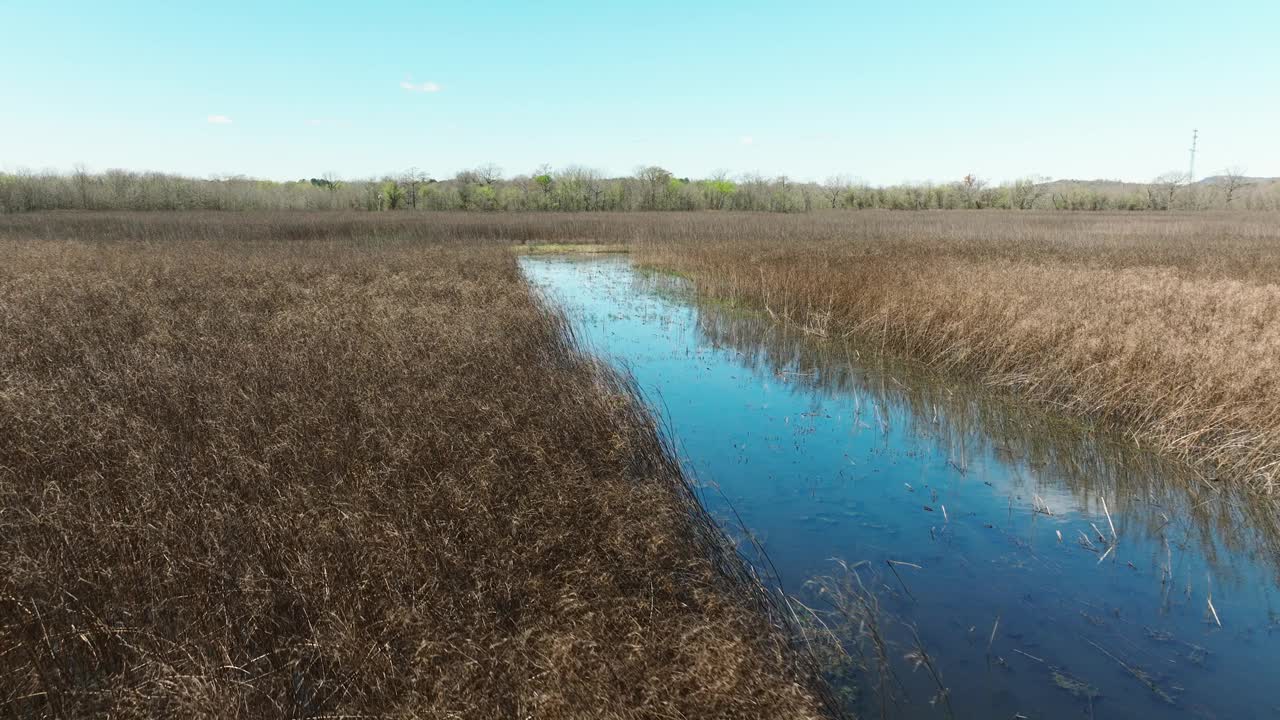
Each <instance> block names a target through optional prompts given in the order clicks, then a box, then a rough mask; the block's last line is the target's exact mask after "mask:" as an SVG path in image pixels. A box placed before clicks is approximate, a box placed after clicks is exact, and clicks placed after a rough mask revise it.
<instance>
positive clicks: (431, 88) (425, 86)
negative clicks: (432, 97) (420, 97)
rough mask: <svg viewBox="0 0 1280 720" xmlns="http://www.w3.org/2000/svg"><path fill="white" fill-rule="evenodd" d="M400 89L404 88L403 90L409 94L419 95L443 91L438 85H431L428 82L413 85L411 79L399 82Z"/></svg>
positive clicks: (431, 83)
mask: <svg viewBox="0 0 1280 720" xmlns="http://www.w3.org/2000/svg"><path fill="white" fill-rule="evenodd" d="M400 87H402V88H404V89H405V90H408V91H409V92H420V93H433V92H440V91H441V90H443V89H444V88H442V87H440V85H439V84H438V83H433V82H430V81H428V82H421V83H415V82H414V81H413V78H406V79H404V80H401V81H400Z"/></svg>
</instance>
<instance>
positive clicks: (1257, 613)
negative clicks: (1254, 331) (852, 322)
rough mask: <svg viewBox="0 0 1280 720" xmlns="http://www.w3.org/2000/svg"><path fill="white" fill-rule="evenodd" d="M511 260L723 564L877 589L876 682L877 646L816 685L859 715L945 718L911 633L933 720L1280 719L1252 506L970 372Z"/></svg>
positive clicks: (1261, 534)
mask: <svg viewBox="0 0 1280 720" xmlns="http://www.w3.org/2000/svg"><path fill="white" fill-rule="evenodd" d="M521 262H522V264H523V268H524V271H525V273H526V276H527V277H528V278H529V280H530V281H531V282H532V283H533V284H534V285H535V286H536V287H538V288H541V289H542V290H543V292H544V293H545V295H546V297H547V298H548V299H549V300H550V301H552V302H554V303H556V304H558V305H559V306H560V307H561V308H562V309H563V310H564V311H565V312H566V313H567V314H568V316H569V317H570V319H571V320H572V321H573V324H574V327H575V329H576V332H577V333H578V335H579V338H580V339H581V340H582V341H583V343H584V345H585V346H586V347H587V348H588V349H589V350H590V351H592V352H594V353H596V354H597V355H599V356H600V357H602V358H604V359H605V360H607V361H609V362H611V363H614V364H616V365H618V366H620V367H624V368H626V369H627V370H628V371H630V372H631V373H632V374H634V376H635V378H636V380H637V382H638V384H639V386H640V387H641V389H642V390H643V391H644V393H645V395H646V397H647V399H648V400H649V402H650V403H651V404H652V405H653V408H654V410H655V413H656V414H657V415H658V416H659V417H661V418H662V419H663V420H664V422H665V423H666V425H667V426H668V431H669V432H670V434H671V435H672V437H673V440H674V442H675V445H676V447H677V449H678V451H679V453H680V456H681V461H682V463H683V464H684V465H685V467H686V468H687V469H688V470H689V471H690V473H691V474H692V475H693V476H695V477H696V479H697V481H698V482H699V483H700V486H701V490H700V493H701V496H702V497H703V500H704V502H705V504H706V505H707V506H708V508H709V509H710V510H711V511H712V512H713V513H714V514H716V515H717V517H718V518H719V519H720V520H721V522H722V525H723V526H724V527H725V529H726V531H727V532H729V533H730V534H731V535H733V536H735V537H739V538H743V537H745V536H746V534H747V533H750V534H751V535H753V536H755V537H756V538H757V539H758V540H759V542H760V544H761V545H763V547H764V548H765V550H766V552H767V555H768V561H767V562H766V561H765V560H763V559H762V558H761V557H760V556H759V554H758V553H753V552H746V551H744V554H746V555H747V556H748V557H749V558H751V559H752V561H753V562H755V563H757V564H759V565H760V566H761V569H762V571H768V572H770V573H775V572H776V576H777V582H779V583H780V584H781V585H782V587H783V589H784V590H785V591H786V592H788V593H790V594H792V595H794V596H796V597H797V598H799V599H800V600H802V601H803V602H805V603H806V604H807V605H809V606H810V607H812V608H814V609H815V610H818V611H821V610H823V609H824V608H825V609H827V610H830V606H829V605H828V604H826V602H825V599H824V597H823V595H822V594H821V593H819V592H817V590H816V588H815V586H814V585H812V584H809V582H808V581H810V580H811V579H813V578H817V577H822V576H826V577H829V578H831V582H833V583H836V584H846V585H848V584H856V582H857V581H861V582H862V584H863V587H865V588H866V591H867V593H868V595H867V596H869V597H874V598H875V601H876V602H878V603H879V604H880V612H879V613H878V615H877V623H878V625H879V629H880V630H881V632H882V633H883V635H884V637H885V638H886V639H887V641H888V642H889V648H888V651H887V656H888V658H889V660H890V667H889V669H888V670H887V671H885V673H884V677H885V680H884V682H883V684H882V683H881V681H880V679H879V678H880V675H879V672H880V671H879V670H873V669H872V668H873V667H879V665H877V664H876V663H874V662H871V663H864V665H866V666H867V667H866V668H864V669H861V670H858V671H856V672H854V673H852V680H849V679H848V678H849V674H840V675H839V677H838V679H837V681H838V682H851V683H852V685H853V686H856V687H858V688H859V692H858V694H857V697H856V699H854V700H852V701H851V702H852V703H853V705H854V709H855V710H857V711H858V712H859V713H860V714H862V715H863V716H864V717H876V716H879V715H881V714H882V712H883V713H884V714H886V715H887V716H889V717H903V718H915V717H947V716H948V712H949V711H948V708H947V702H944V701H943V700H942V699H941V698H940V697H939V695H938V692H937V689H938V686H937V683H936V681H935V680H934V679H933V678H932V677H931V676H930V674H929V672H928V670H927V668H926V667H915V666H916V664H917V663H916V662H915V661H914V659H913V658H908V654H909V653H912V652H913V651H914V650H915V649H916V641H915V640H914V639H913V637H914V636H913V633H912V630H911V628H913V627H914V628H915V630H916V631H917V632H918V636H919V638H920V642H921V643H922V644H923V646H924V648H925V651H926V653H927V655H928V658H929V660H930V661H931V662H932V663H933V665H934V667H935V668H936V669H937V671H938V675H939V676H940V679H941V682H942V684H943V686H945V687H946V688H947V697H946V701H949V704H950V708H951V712H953V713H954V716H955V717H962V718H969V717H982V718H986V717H991V718H1014V717H1018V716H1022V717H1027V718H1079V717H1100V718H1101V717H1112V718H1127V717H1139V716H1143V715H1146V716H1151V717H1177V718H1182V717H1186V718H1255V717H1262V718H1270V717H1280V687H1278V686H1280V664H1278V662H1277V661H1280V590H1278V577H1280V554H1278V553H1277V547H1280V544H1278V543H1277V538H1278V537H1280V532H1278V531H1277V528H1276V525H1277V521H1276V517H1275V514H1274V513H1273V512H1269V511H1265V510H1260V509H1258V504H1257V503H1253V502H1250V501H1249V499H1248V498H1242V497H1238V496H1236V495H1234V494H1232V493H1230V492H1227V491H1226V490H1224V489H1222V488H1221V487H1220V485H1219V484H1215V483H1211V482H1206V481H1203V480H1200V479H1196V478H1194V477H1191V476H1189V474H1188V473H1186V472H1184V471H1182V470H1180V469H1179V468H1178V467H1176V466H1173V465H1170V464H1169V463H1164V462H1161V461H1160V460H1159V459H1158V458H1155V457H1152V456H1150V455H1147V454H1145V453H1142V452H1141V451H1139V450H1137V449H1135V448H1133V447H1131V444H1130V443H1127V442H1124V441H1123V440H1121V439H1116V438H1109V437H1100V436H1098V435H1097V434H1095V433H1092V432H1090V431H1089V430H1088V429H1087V428H1084V427H1080V426H1078V425H1073V424H1072V423H1070V422H1067V421H1065V420H1063V419H1057V418H1053V417H1051V416H1046V415H1045V414H1043V413H1041V412H1039V411H1037V410H1035V409H1031V408H1027V407H1023V406H1020V405H1018V404H1017V403H1015V402H1012V401H1009V400H1007V399H1001V398H999V397H992V396H991V395H990V394H989V393H985V392H984V391H983V390H982V389H981V388H976V387H972V386H970V385H966V384H964V383H960V382H956V381H954V380H950V379H947V378H945V377H941V376H939V375H937V374H933V373H930V372H929V371H927V370H925V369H921V368H918V367H913V366H911V365H910V364H907V363H901V362H898V363H894V362H890V361H887V360H883V359H872V358H873V357H874V356H873V355H871V354H869V353H866V352H860V351H859V350H858V349H855V348H854V347H852V346H850V345H847V344H846V343H844V342H836V341H830V340H823V339H815V338H810V337H806V336H804V335H802V334H797V333H794V332H790V333H789V332H788V331H787V330H786V329H785V328H781V327H779V326H777V325H776V324H774V323H772V322H770V321H769V320H768V319H767V318H761V317H756V316H752V315H750V314H746V313H741V312H733V311H731V310H727V309H724V308H720V307H716V306H705V305H704V306H701V307H700V306H699V305H698V303H697V302H695V301H694V300H693V298H692V296H691V294H690V293H688V292H682V291H681V289H680V288H679V287H678V283H676V282H674V281H672V280H670V279H666V280H664V279H661V278H658V279H655V278H652V277H649V276H646V275H644V274H641V273H639V272H637V271H635V270H634V269H633V268H632V266H631V265H630V263H629V262H628V261H627V260H626V259H625V258H622V257H616V256H615V257H605V258H595V259H587V260H579V259H567V258H525V259H523V260H522V261H521ZM1104 503H1105V509H1104ZM1108 515H1109V516H1108ZM739 517H740V518H741V522H740V523H739V520H738V518H739ZM743 526H745V528H744V527H743ZM1113 527H1114V530H1113V529H1112V528H1113ZM743 546H744V547H751V545H750V543H746V542H743ZM836 559H839V560H843V561H844V563H845V565H847V566H852V567H854V568H855V569H854V570H851V571H850V570H846V569H844V567H842V566H841V565H840V564H839V563H838V562H836ZM887 561H892V562H894V563H898V564H895V565H892V566H890V565H889V564H888V562H887ZM859 563H862V564H861V565H859ZM854 572H856V573H857V574H858V577H857V578H853V576H852V575H851V573H854ZM1210 603H1212V608H1211V607H1210ZM1215 615H1216V617H1215ZM825 617H827V619H828V621H829V622H830V623H831V624H832V627H833V632H836V633H837V634H843V633H846V632H849V633H852V632H854V631H856V630H857V628H856V627H852V628H850V627H846V628H840V627H839V623H838V622H837V616H835V615H827V616H825ZM863 629H864V633H865V627H864V628H863ZM855 645H856V643H854V642H852V641H850V643H849V647H850V649H851V651H852V652H855V653H856V650H857V648H856V647H855ZM862 647H863V649H864V651H865V650H866V647H867V646H866V644H865V643H864V644H863V646H862ZM833 677H834V676H833ZM882 700H883V701H884V702H883V703H882Z"/></svg>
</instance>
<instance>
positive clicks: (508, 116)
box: [0, 0, 1280, 183]
mask: <svg viewBox="0 0 1280 720" xmlns="http://www.w3.org/2000/svg"><path fill="white" fill-rule="evenodd" d="M188 5H189V6H188ZM184 6H187V7H184ZM0 68H3V70H2V71H0V168H3V169H6V170H14V169H18V168H30V169H44V168H54V169H61V170H68V169H70V168H71V167H72V166H73V165H74V164H76V163H84V164H85V165H87V166H88V167H89V168H90V169H94V170H101V169H105V168H109V167H125V168H131V169H145V170H164V171H172V172H181V173H186V174H192V175H199V176H205V175H212V174H236V173H243V174H248V175H253V176H259V177H269V178H278V179H293V178H298V177H310V176H318V175H320V174H322V173H324V172H326V171H332V172H336V173H338V174H339V175H341V176H343V177H363V176H368V175H375V174H383V173H388V172H396V171H399V170H403V169H405V168H408V167H411V166H417V167H420V168H422V169H423V170H425V171H427V172H430V173H431V174H433V175H434V176H436V177H444V176H448V175H451V174H452V173H453V172H455V171H457V170H458V169H460V168H464V167H469V166H475V165H479V164H482V163H488V162H492V163H496V164H498V165H499V166H501V167H502V168H504V169H505V170H506V172H507V173H508V174H514V173H518V172H528V171H529V170H531V169H533V168H534V167H535V166H537V165H539V164H541V163H548V164H550V165H552V166H553V167H557V166H565V165H569V164H581V165H587V166H590V167H595V168H598V169H601V170H604V171H606V172H609V173H613V174H624V173H629V172H631V171H632V170H633V169H634V168H635V167H636V166H638V165H640V164H659V165H662V166H664V167H667V168H668V169H670V170H672V171H673V172H675V173H676V174H677V175H691V176H699V175H705V174H707V173H710V172H711V171H714V170H717V169H723V170H727V171H729V172H730V173H732V174H737V173H741V172H760V173H762V174H765V175H776V174H782V173H785V174H788V175H790V176H792V177H794V178H798V179H821V178H823V177H825V176H827V175H831V174H835V173H844V174H848V175H851V176H855V177H860V178H863V179H865V180H867V181H870V182H874V183H893V182H900V181H904V180H928V179H932V180H950V179H954V178H958V177H960V176H962V175H964V174H966V173H968V172H974V173H977V174H978V175H980V176H982V177H985V178H988V179H991V180H997V181H998V180H1004V179H1010V178H1014V177H1018V176H1023V175H1028V174H1033V173H1035V174H1040V175H1044V176H1051V177H1057V178H1064V177H1078V178H1094V177H1105V178H1119V179H1130V180H1147V179H1150V178H1151V177H1153V176H1155V175H1157V174H1160V173H1162V172H1166V171H1169V170H1185V169H1186V165H1187V152H1186V150H1187V148H1188V146H1189V144H1190V134H1191V130H1192V128H1199V129H1200V133H1201V153H1200V157H1199V160H1198V162H1197V169H1198V173H1197V174H1198V175H1205V174H1209V173H1212V172H1216V171H1218V170H1220V169H1222V168H1224V167H1227V166H1241V167H1243V168H1245V169H1246V170H1247V171H1248V172H1249V173H1250V174H1254V175H1280V2H1276V1H1275V0H1251V1H1243V0H1219V1H1218V2H1213V3H1205V2H1199V3H1189V2H1180V1H1179V0H1171V1H1170V2H1147V1H1146V0H1134V1H1130V2H1124V3H1111V2H1092V1H1091V0H1078V1H1076V2H1068V3H1041V2H1030V3H1028V2H1019V3H960V2H933V1H919V2H900V3H889V2H880V3H874V4H872V3H861V2H850V1H848V0H846V1H845V2H792V3H779V2H752V1H749V0H740V1H738V2H732V3H729V2H717V1H715V0H704V1H703V2H668V1H667V0H646V1H645V2H636V3H625V4H623V3H604V2H577V1H574V2H540V3H539V2H520V3H507V2H498V1H493V2H487V3H466V2H458V1H457V0H455V1H454V2H448V3H436V2H417V3H415V2H410V1H409V0H398V1H397V2H363V3H352V2H342V3H333V2H325V1H324V0H313V1H311V2H286V1H274V2H226V1H224V2H217V1H214V2H206V3H199V4H196V3H190V4H188V3H175V2H129V1H128V0H121V2H115V3H106V2H100V1H97V0H95V1H93V2H86V1H82V0H67V1H64V2H58V3H54V2H47V1H32V0H23V1H21V2H19V1H17V0H0Z"/></svg>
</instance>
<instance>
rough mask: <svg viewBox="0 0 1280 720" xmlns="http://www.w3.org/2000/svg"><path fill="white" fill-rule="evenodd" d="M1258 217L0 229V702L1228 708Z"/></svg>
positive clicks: (248, 706)
mask: <svg viewBox="0 0 1280 720" xmlns="http://www.w3.org/2000/svg"><path fill="white" fill-rule="evenodd" d="M1276 220H1277V219H1276V217H1275V216H1274V215H1273V214H1268V213H1231V214H1227V213H1162V214H1141V215H1135V214H1088V215H1074V214H1060V213H1042V212H1020V213H1010V212H955V213H949V212H921V213H889V212H882V211H868V212H861V213H852V212H840V211H829V212H821V213H811V214H804V215H780V214H766V213H726V212H705V213H697V212H695V213H608V212H600V213H590V214H586V213H494V214H477V213H460V212H440V213H430V214H415V213H407V212H406V213H366V212H272V213H258V212H253V213H225V212H212V211H207V212H181V213H173V212H150V213H136V212H53V213H39V212H37V213H20V214H11V215H6V216H4V217H2V218H0V249H2V250H3V254H4V258H5V260H6V262H5V263H3V267H0V495H2V496H3V497H2V498H0V530H3V532H2V533H0V538H2V539H0V562H2V563H3V564H4V566H5V567H6V568H9V569H10V571H9V572H8V573H7V575H6V577H5V580H4V585H3V587H0V645H2V646H3V647H2V649H0V666H2V667H3V672H2V673H0V678H2V679H0V702H3V703H6V708H7V709H8V708H14V709H16V710H15V712H17V713H18V714H19V715H42V714H43V715H53V716H58V715H63V716H66V715H71V716H74V715H82V714H86V713H93V712H114V713H118V714H131V713H132V714H139V715H158V714H173V713H178V714H183V715H189V716H208V717H214V716H226V715H227V714H228V711H227V708H232V709H233V710H232V711H231V714H235V715H239V716H245V717H249V716H255V717H256V716H263V715H272V716H302V715H305V716H325V715H328V716H335V715H344V714H345V715H359V714H364V715H382V716H412V715H415V714H416V715H423V714H427V715H431V714H435V715H448V714H450V713H452V714H462V715H467V714H473V715H476V714H478V715H492V716H503V715H512V714H535V715H538V716H545V717H584V716H592V717H598V716H608V717H641V716H645V717H648V716H661V715H663V714H670V713H683V714H685V715H689V716H699V717H817V716H824V715H827V716H829V715H835V714H839V713H840V712H845V711H849V712H855V713H858V714H862V715H872V716H874V715H884V716H897V717H917V716H918V717H931V716H935V715H936V716H945V715H947V714H955V715H956V716H958V717H963V716H966V715H970V714H973V713H975V712H977V713H988V714H990V713H1006V712H1007V713H1008V714H1012V713H1019V712H1031V713H1042V714H1044V715H1045V716H1055V713H1059V714H1061V716H1064V717H1065V716H1068V715H1069V714H1070V713H1075V714H1079V713H1082V712H1083V713H1090V712H1094V711H1095V710H1096V709H1098V708H1102V709H1107V708H1109V709H1111V711H1112V712H1121V713H1137V712H1152V711H1159V712H1166V713H1177V714H1187V716H1188V717H1191V716H1194V715H1195V714H1196V713H1200V714H1202V715H1203V713H1204V712H1210V713H1212V712H1234V713H1237V714H1238V713H1240V712H1248V711H1255V710H1257V709H1258V708H1259V707H1266V703H1267V702H1269V700H1267V699H1266V698H1263V697H1261V696H1259V695H1258V694H1257V692H1256V690H1257V688H1251V687H1249V686H1246V685H1242V684H1240V683H1239V682H1238V681H1239V680H1240V679H1243V678H1247V677H1249V675H1248V673H1247V672H1246V671H1245V668H1248V667H1255V668H1256V667H1259V666H1269V664H1271V663H1273V662H1274V661H1275V660H1276V658H1275V657H1274V652H1275V649H1276V647H1277V644H1276V643H1275V642H1274V640H1273V635H1274V633H1275V632H1277V631H1278V630H1280V620H1278V619H1277V618H1278V617H1280V616H1277V615H1276V611H1275V610H1274V607H1275V595H1276V588H1277V582H1278V581H1280V577H1278V576H1280V560H1278V559H1277V558H1278V557H1280V554H1278V551H1277V536H1278V535H1280V533H1277V530H1276V517H1277V513H1276V507H1275V490H1276V487H1277V485H1276V483H1277V468H1278V467H1280V466H1278V465H1277V453H1278V452H1280V416H1277V414H1276V413H1277V410H1276V408H1277V407H1280V403H1277V402H1276V400H1277V399H1278V398H1277V395H1278V394H1280V386H1278V385H1277V382H1278V380H1277V378H1278V377H1280V375H1277V371H1278V370H1280V368H1278V367H1277V366H1276V358H1277V357H1280V354H1278V351H1280V326H1278V325H1277V323H1280V312H1277V311H1280V294H1278V293H1280V290H1278V289H1277V288H1278V287H1280V286H1278V284H1277V283H1278V280H1277V278H1278V277H1280V236H1278V234H1277V227H1280V223H1277V221H1276ZM564 251H570V252H571V254H572V257H573V262H567V261H566V260H564V259H562V258H560V257H559V256H558V255H557V253H560V252H564ZM618 251H625V255H622V254H618ZM521 254H523V255H524V256H523V257H520V255H521ZM623 258H626V259H623ZM637 269H643V270H644V272H638V271H637ZM535 287H536V288H541V289H542V290H541V292H544V293H545V294H544V295H542V296H539V294H538V293H537V292H534V291H533V289H532V288H535ZM562 311H563V312H566V313H568V320H566V316H565V315H563V314H562ZM584 344H585V346H584ZM597 357H599V358H600V359H596V358H597ZM601 360H604V361H605V362H601ZM611 361H621V362H612V363H611ZM631 372H634V373H635V375H634V380H633V379H632V376H631V375H629V374H628V373H631ZM646 405H647V406H646ZM655 416H656V417H657V418H658V419H659V422H657V423H655V421H654V417H655ZM732 542H736V547H735V546H734V545H732V544H731V543H732ZM832 558H836V559H838V562H836V561H833V560H832ZM819 662H820V663H821V668H822V670H823V676H824V678H825V679H822V678H819V677H818V665H817V663H819ZM1224 683H1226V684H1227V685H1229V686H1230V688H1231V690H1230V692H1229V693H1227V692H1218V694H1216V695H1215V694H1214V693H1215V691H1214V690H1213V688H1215V687H1218V688H1222V687H1226V686H1227V685H1224ZM1232 683H1234V684H1232ZM1135 690H1140V691H1141V693H1140V694H1136V695H1135ZM1063 702H1066V704H1065V705H1063V704H1061V703H1063ZM1055 703H1058V704H1059V705H1061V707H1058V705H1055ZM1055 707H1058V709H1057V710H1052V711H1050V710H1047V709H1046V708H1055ZM1162 708H1163V709H1162ZM1168 708H1173V710H1170V709H1168ZM1062 713H1067V714H1062ZM1033 716H1034V715H1033Z"/></svg>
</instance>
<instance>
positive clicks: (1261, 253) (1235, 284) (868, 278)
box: [632, 212, 1280, 492]
mask: <svg viewBox="0 0 1280 720" xmlns="http://www.w3.org/2000/svg"><path fill="white" fill-rule="evenodd" d="M638 234H639V235H640V236H641V237H643V238H644V239H643V241H641V242H637V243H635V244H634V246H633V247H632V254H633V257H635V258H636V259H637V261H638V262H641V263H644V264H647V265H650V266H653V267H656V268H659V269H662V270H667V271H671V272H676V273H680V274H682V275H685V276H687V277H689V278H691V279H692V280H693V281H694V282H695V284H696V287H697V288H698V290H699V292H701V293H704V294H706V295H708V296H711V297H715V298H719V299H722V300H729V301H731V302H733V303H735V304H740V305H745V306H748V307H754V308H758V309H760V310H763V311H765V312H766V313H768V314H769V315H771V316H773V317H774V318H775V319H776V320H778V321H779V322H782V323H786V324H789V325H792V326H794V327H797V328H799V329H802V330H803V331H805V332H807V333H810V334H813V335H817V336H822V337H833V338H843V339H845V340H846V341H850V342H854V343H859V344H862V345H863V346H864V347H867V348H871V349H875V350H886V351H889V352H893V353H898V354H901V355H903V356H907V357H911V358H915V359H918V360H922V361H924V362H926V363H928V364H930V365H932V366H935V367H938V368H941V369H944V370H946V371H948V372H955V373H960V374H962V375H964V376H966V377H970V378H974V379H977V380H979V381H980V382H982V383H984V384H986V385H988V386H992V387H995V388H1000V389H1004V390H1008V391H1011V392H1013V393H1016V394H1017V395H1019V396H1021V397H1024V398H1028V399H1031V400H1033V401H1036V402H1038V403H1040V404H1042V405H1045V406H1049V407H1051V408H1053V409H1055V410H1058V411H1061V412H1064V413H1067V414H1070V415H1074V416H1078V417H1083V418H1087V419H1089V420H1091V421H1094V422H1097V423H1099V424H1100V425H1103V426H1107V427H1110V428H1112V429H1116V430H1119V431H1121V432H1123V433H1124V434H1126V435H1128V436H1130V437H1132V438H1133V439H1134V440H1136V441H1137V442H1139V443H1140V444H1142V445H1144V446H1147V447H1149V448H1153V449H1155V450H1158V451H1160V452H1162V453H1167V454H1170V455H1173V456H1178V457H1181V458H1185V459H1187V460H1189V461H1191V462H1193V463H1195V464H1197V465H1199V466H1200V467H1202V468H1203V469H1204V470H1205V472H1206V474H1207V475H1209V476H1212V477H1217V478H1221V479H1230V480H1239V481H1243V482H1246V483H1248V484H1250V485H1252V486H1253V487H1256V488H1259V489H1263V490H1265V491H1268V492H1275V491H1276V490H1277V489H1280V217H1278V216H1276V215H1273V214H1259V215H1250V216H1238V215H1215V214H1200V215H1190V214H1187V215H1177V214H1174V215H1143V216H1133V215H1124V216H1120V215H1089V216H1082V215H1069V214H1049V213H1043V214H1037V213H1000V212H992V213H963V214H961V213H918V214H911V213H904V214H888V213H863V214H848V213H831V214H821V215H815V216H809V217H799V218H791V217H787V218H772V217H763V216H719V217H715V218H708V217H705V216H703V217H699V216H694V217H692V218H688V219H686V220H685V221H684V223H683V224H677V222H675V221H666V220H664V221H662V222H652V223H650V224H649V225H648V228H647V231H645V232H641V233H638Z"/></svg>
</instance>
